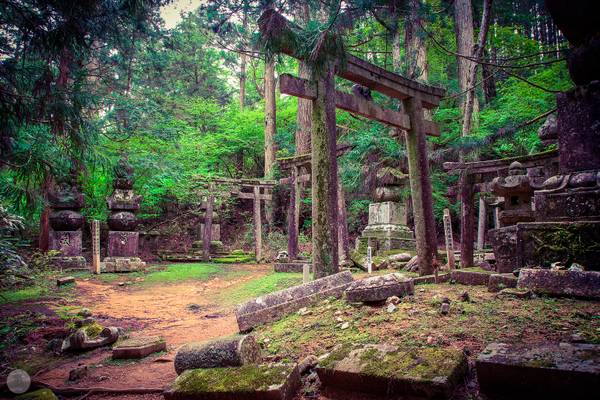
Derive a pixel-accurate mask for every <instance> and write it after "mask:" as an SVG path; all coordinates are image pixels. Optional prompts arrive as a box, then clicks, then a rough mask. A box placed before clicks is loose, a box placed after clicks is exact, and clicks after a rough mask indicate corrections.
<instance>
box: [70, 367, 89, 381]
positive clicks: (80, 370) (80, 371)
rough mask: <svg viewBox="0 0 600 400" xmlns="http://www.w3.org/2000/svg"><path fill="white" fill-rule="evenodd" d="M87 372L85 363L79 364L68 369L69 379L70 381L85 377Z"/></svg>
mask: <svg viewBox="0 0 600 400" xmlns="http://www.w3.org/2000/svg"><path fill="white" fill-rule="evenodd" d="M87 374H88V367H87V365H79V366H77V367H75V368H73V369H72V370H70V371H69V380H70V381H71V382H77V381H80V380H82V379H83V378H85V377H86V376H87Z"/></svg>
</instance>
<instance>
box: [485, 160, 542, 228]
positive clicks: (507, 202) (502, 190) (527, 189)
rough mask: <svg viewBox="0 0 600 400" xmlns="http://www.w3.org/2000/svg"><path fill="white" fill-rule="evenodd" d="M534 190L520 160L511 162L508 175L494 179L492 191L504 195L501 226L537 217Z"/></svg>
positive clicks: (500, 217) (500, 218)
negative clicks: (533, 205)
mask: <svg viewBox="0 0 600 400" xmlns="http://www.w3.org/2000/svg"><path fill="white" fill-rule="evenodd" d="M533 191H534V188H533V187H532V186H531V183H530V177H529V176H528V175H527V170H526V169H525V168H523V166H522V165H521V163H520V162H518V161H515V162H513V163H512V164H510V166H509V167H508V176H506V177H499V178H495V179H494V180H493V181H492V192H493V193H494V194H495V195H497V196H502V197H504V210H502V211H500V213H499V215H498V219H499V220H500V226H501V227H504V226H510V225H515V224H516V223H517V222H529V221H533V220H534V219H535V218H534V214H533V208H532V205H531V199H532V198H533Z"/></svg>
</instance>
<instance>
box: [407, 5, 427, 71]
mask: <svg viewBox="0 0 600 400" xmlns="http://www.w3.org/2000/svg"><path fill="white" fill-rule="evenodd" d="M408 7H409V11H408V15H407V17H406V22H405V27H404V46H405V50H406V60H407V63H408V66H407V70H406V74H407V76H408V78H410V79H416V80H419V81H423V82H425V81H427V75H428V67H427V48H426V47H425V37H424V36H423V32H421V29H420V25H421V24H423V21H422V20H421V16H420V13H421V0H408Z"/></svg>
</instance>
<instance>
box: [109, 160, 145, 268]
mask: <svg viewBox="0 0 600 400" xmlns="http://www.w3.org/2000/svg"><path fill="white" fill-rule="evenodd" d="M114 173H115V181H114V184H113V187H114V190H113V193H112V195H111V196H109V197H108V198H107V199H106V201H107V203H108V208H109V210H110V212H111V214H110V216H109V217H108V228H109V232H108V249H107V257H106V258H105V259H104V269H103V270H104V272H129V271H137V270H138V269H140V268H143V267H144V266H145V265H146V263H144V262H143V261H142V260H141V259H140V258H139V257H138V242H139V232H137V231H136V230H135V229H136V227H137V222H138V221H137V217H136V216H135V212H136V211H137V210H138V209H139V208H140V202H141V201H142V197H141V196H139V195H135V194H134V192H133V168H132V167H131V165H130V164H129V161H128V158H127V156H126V155H124V156H122V157H121V160H120V161H119V163H118V164H117V166H116V167H115V168H114Z"/></svg>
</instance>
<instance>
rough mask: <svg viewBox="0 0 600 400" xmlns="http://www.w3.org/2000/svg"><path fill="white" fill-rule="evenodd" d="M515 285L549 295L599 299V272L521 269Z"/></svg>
mask: <svg viewBox="0 0 600 400" xmlns="http://www.w3.org/2000/svg"><path fill="white" fill-rule="evenodd" d="M517 287H519V288H525V289H530V290H532V291H534V292H535V293H540V294H546V295H550V296H570V297H579V298H586V299H594V300H599V299H600V272H595V271H561V270H556V271H551V270H548V269H522V270H521V272H520V274H519V281H518V283H517Z"/></svg>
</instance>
